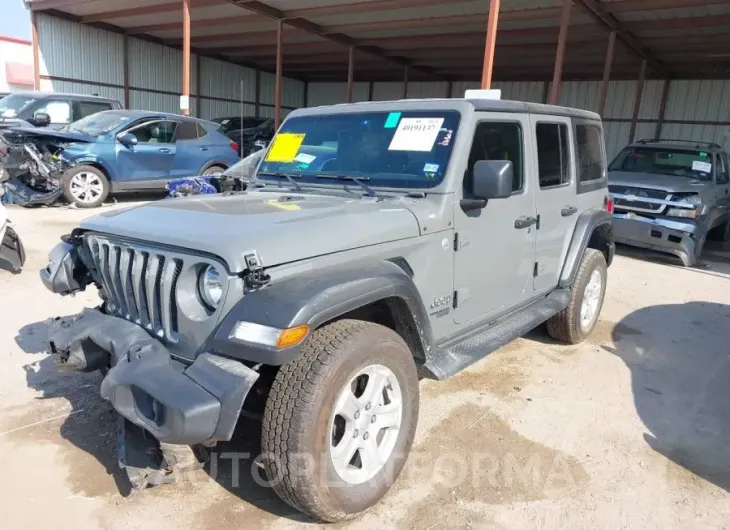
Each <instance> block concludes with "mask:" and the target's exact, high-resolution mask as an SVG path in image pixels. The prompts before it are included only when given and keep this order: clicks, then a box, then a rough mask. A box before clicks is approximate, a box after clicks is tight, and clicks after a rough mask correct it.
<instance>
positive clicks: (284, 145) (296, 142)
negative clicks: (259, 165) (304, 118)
mask: <svg viewBox="0 0 730 530" xmlns="http://www.w3.org/2000/svg"><path fill="white" fill-rule="evenodd" d="M304 136H305V135H304V134H293V133H281V134H277V135H276V136H275V137H274V141H273V142H272V144H271V148H270V149H269V152H268V153H267V155H266V161H267V162H284V163H288V162H293V161H294V157H296V156H297V151H299V147H300V146H301V145H302V142H303V141H304Z"/></svg>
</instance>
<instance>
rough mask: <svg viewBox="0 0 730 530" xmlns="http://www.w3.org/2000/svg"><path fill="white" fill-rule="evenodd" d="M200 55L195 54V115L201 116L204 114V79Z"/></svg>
mask: <svg viewBox="0 0 730 530" xmlns="http://www.w3.org/2000/svg"><path fill="white" fill-rule="evenodd" d="M200 63H201V60H200V55H196V56H195V115H196V116H197V117H198V118H200V117H202V114H203V105H202V101H203V99H202V98H203V94H202V92H203V91H202V84H203V82H202V80H201V75H200Z"/></svg>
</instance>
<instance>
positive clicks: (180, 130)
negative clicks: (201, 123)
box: [175, 120, 198, 141]
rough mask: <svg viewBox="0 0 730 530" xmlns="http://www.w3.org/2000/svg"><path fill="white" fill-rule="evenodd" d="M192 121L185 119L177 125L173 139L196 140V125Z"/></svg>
mask: <svg viewBox="0 0 730 530" xmlns="http://www.w3.org/2000/svg"><path fill="white" fill-rule="evenodd" d="M197 125H198V124H197V123H196V122H194V121H188V120H185V121H183V122H182V123H180V125H178V127H177V133H176V135H175V141H184V140H197V139H198V127H197Z"/></svg>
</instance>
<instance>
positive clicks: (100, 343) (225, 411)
mask: <svg viewBox="0 0 730 530" xmlns="http://www.w3.org/2000/svg"><path fill="white" fill-rule="evenodd" d="M50 350H51V353H54V354H58V355H59V357H60V360H59V364H60V368H61V369H66V370H74V371H81V372H91V371H95V370H100V369H106V368H108V370H109V371H108V373H107V374H106V376H105V377H104V380H103V381H102V383H101V392H100V393H101V397H102V398H104V399H106V400H108V401H109V402H110V403H111V404H112V406H113V407H114V408H115V409H116V411H117V412H119V414H121V415H122V416H123V417H124V418H126V419H127V420H128V421H129V422H131V423H132V424H134V425H136V426H138V427H141V428H142V429H144V430H145V431H147V432H149V433H150V434H152V436H154V437H155V438H156V439H157V440H159V441H160V442H164V443H167V444H184V445H196V444H205V445H212V444H214V443H216V442H218V441H224V440H230V439H231V437H232V435H233V431H234V428H235V426H236V423H237V421H238V418H239V415H240V413H241V408H242V406H243V402H244V400H245V399H246V396H247V395H248V393H249V391H250V390H251V388H252V387H253V385H254V383H255V382H256V380H257V379H258V375H259V374H258V373H257V372H256V371H254V370H252V369H251V368H249V367H248V366H246V365H244V364H243V363H241V362H238V361H234V360H231V359H227V358H224V357H220V356H217V355H212V354H209V353H203V354H201V355H199V356H198V358H197V359H196V360H195V362H193V363H192V364H191V365H185V364H182V363H180V362H178V361H176V360H174V359H173V358H172V357H171V355H170V352H169V351H168V350H167V348H166V347H165V346H164V345H163V344H162V343H161V342H160V341H159V340H157V339H155V338H153V337H151V336H150V335H149V334H148V333H147V332H146V331H145V330H144V329H143V328H141V327H139V326H138V325H136V324H134V323H132V322H128V321H126V320H124V319H121V318H118V317H113V316H109V315H106V314H104V313H102V312H101V311H100V310H98V309H85V310H84V311H83V312H81V313H80V314H78V315H75V316H73V317H70V318H65V319H58V320H56V321H54V323H53V326H52V329H51V335H50Z"/></svg>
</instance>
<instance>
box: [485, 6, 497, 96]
mask: <svg viewBox="0 0 730 530" xmlns="http://www.w3.org/2000/svg"><path fill="white" fill-rule="evenodd" d="M499 1H500V0H490V1H489V16H488V17H487V35H486V41H485V44H484V60H483V62H482V84H481V86H482V88H483V89H484V88H486V89H489V88H492V73H493V71H494V48H495V46H496V45H497V26H498V25H499Z"/></svg>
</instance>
